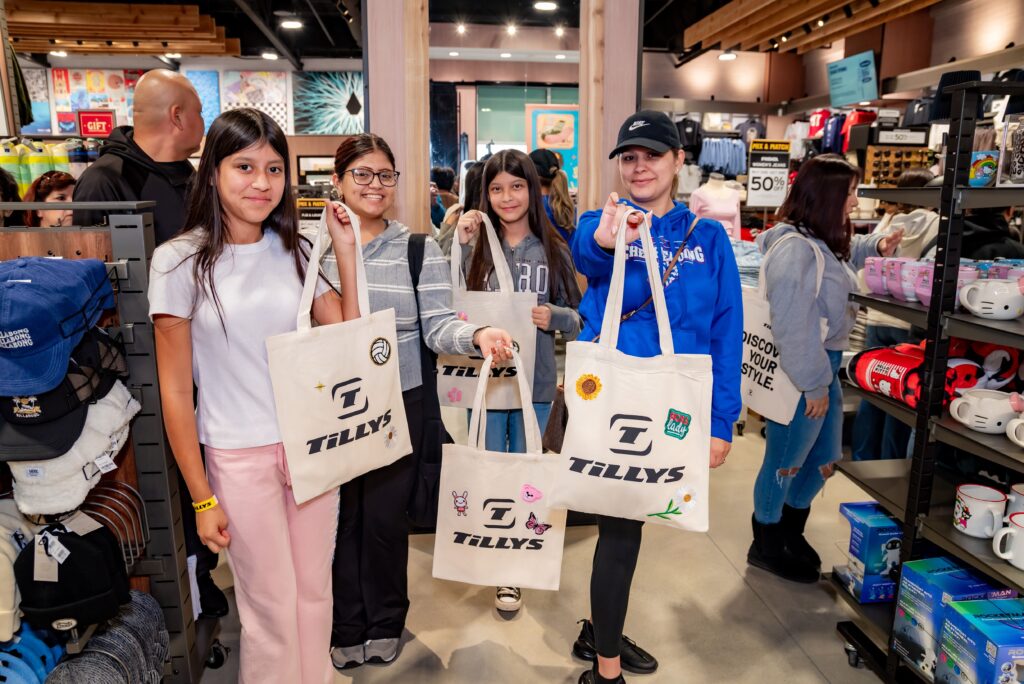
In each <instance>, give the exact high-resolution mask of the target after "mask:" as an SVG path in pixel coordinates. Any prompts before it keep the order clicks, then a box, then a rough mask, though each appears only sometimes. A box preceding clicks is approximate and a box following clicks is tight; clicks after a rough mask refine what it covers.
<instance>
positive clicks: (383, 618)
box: [323, 133, 512, 669]
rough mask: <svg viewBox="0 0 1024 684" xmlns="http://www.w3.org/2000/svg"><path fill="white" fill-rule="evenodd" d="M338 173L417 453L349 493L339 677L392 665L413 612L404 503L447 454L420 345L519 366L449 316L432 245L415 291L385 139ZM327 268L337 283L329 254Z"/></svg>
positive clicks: (350, 157) (498, 337) (340, 554)
mask: <svg viewBox="0 0 1024 684" xmlns="http://www.w3.org/2000/svg"><path fill="white" fill-rule="evenodd" d="M334 170H335V175H334V179H333V181H334V186H335V188H336V189H337V191H338V193H339V195H340V196H341V200H342V201H343V202H344V203H345V204H347V205H348V207H349V208H350V209H351V210H352V211H353V213H355V215H356V216H358V217H359V225H360V232H361V237H362V248H363V261H364V263H365V265H366V280H367V290H368V292H369V295H370V308H371V310H373V311H381V310H384V309H394V310H395V321H396V324H397V328H398V360H399V368H400V371H401V379H402V398H403V400H404V401H405V414H406V416H407V419H408V421H409V436H410V438H411V440H412V444H413V453H412V454H411V455H409V456H406V457H405V458H401V459H399V460H398V461H396V462H395V463H393V464H391V465H389V466H385V467H383V468H379V469H377V470H374V471H371V472H369V473H367V474H365V475H363V476H361V477H358V478H356V479H355V480H352V481H350V482H347V483H346V484H344V485H342V486H341V507H340V511H339V516H340V517H339V524H338V538H337V549H336V551H335V554H334V629H333V631H332V634H331V645H332V647H333V648H332V650H331V659H332V660H333V662H334V666H335V667H336V668H338V669H349V668H353V667H358V666H359V665H362V664H363V663H364V662H370V663H390V662H392V661H393V660H394V659H395V658H396V657H397V656H398V646H399V638H400V637H401V635H402V630H403V628H404V627H405V618H406V615H407V613H408V612H409V591H408V577H407V566H408V561H409V521H408V518H407V515H406V504H407V502H408V501H409V498H410V495H411V493H412V489H413V483H414V478H415V475H416V464H417V462H418V460H419V458H420V457H421V453H422V452H423V451H424V450H427V449H433V450H437V449H440V442H441V438H442V435H443V427H442V426H441V421H440V416H441V411H440V407H439V406H438V401H437V394H436V392H434V391H433V390H432V389H431V390H427V389H426V388H428V387H432V386H433V382H431V378H430V377H429V376H427V375H426V374H428V373H433V372H434V369H433V368H432V367H426V366H427V365H426V364H425V363H423V357H422V356H421V350H422V344H423V343H425V344H426V346H427V347H429V348H430V349H431V350H433V351H434V352H436V353H438V354H471V353H481V354H483V355H485V356H486V355H487V354H492V355H494V356H495V358H496V359H498V360H501V361H504V360H508V359H509V358H511V355H510V354H509V353H508V352H507V351H506V350H508V349H509V348H511V345H512V340H511V338H510V337H509V335H508V333H507V332H505V331H504V330H500V329H498V328H487V327H480V326H476V325H472V324H470V323H467V322H465V321H460V320H459V319H458V317H457V316H456V314H455V312H454V311H453V310H452V308H451V304H452V295H451V276H450V269H449V267H448V263H447V261H446V260H445V258H444V256H442V254H441V250H440V248H438V246H437V243H435V242H434V240H433V239H432V238H429V237H428V238H426V239H425V243H424V245H423V259H422V268H421V269H420V272H419V285H418V287H417V288H416V289H415V290H414V289H413V281H412V274H411V273H410V270H409V250H410V244H409V243H410V240H409V237H410V230H409V228H407V227H406V226H404V225H402V224H401V223H400V222H398V221H395V220H391V219H385V218H384V214H385V213H387V212H388V210H390V209H391V207H392V206H393V205H394V203H395V186H397V185H398V177H399V172H398V171H396V170H395V157H394V155H393V154H392V152H391V148H390V147H389V146H388V144H387V142H385V141H384V139H383V138H381V137H379V136H376V135H373V134H372V133H364V134H361V135H357V136H353V137H351V138H348V139H347V140H345V141H344V142H343V143H342V144H341V145H340V146H339V147H338V150H337V153H336V154H335V157H334ZM343 221H344V222H345V223H347V221H348V218H347V217H346V218H345V219H343ZM323 267H324V271H325V272H326V273H327V275H328V277H329V278H331V279H332V280H334V281H335V283H336V282H337V279H336V274H337V270H336V269H335V267H334V265H333V264H332V263H331V257H330V255H328V256H327V257H326V258H325V262H324V264H323ZM421 340H422V342H421ZM425 378H426V380H427V381H426V382H425V381H424V379H425Z"/></svg>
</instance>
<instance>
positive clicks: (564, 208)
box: [548, 169, 576, 232]
mask: <svg viewBox="0 0 1024 684" xmlns="http://www.w3.org/2000/svg"><path fill="white" fill-rule="evenodd" d="M548 204H550V205H551V213H552V214H554V216H555V223H557V224H558V225H559V226H560V227H562V228H565V229H566V230H568V231H569V232H572V231H573V229H575V228H576V207H575V206H574V205H573V203H572V197H571V196H570V195H569V177H568V176H566V175H565V171H562V170H561V169H559V170H558V171H556V172H555V175H554V178H552V179H551V187H550V189H549V190H548Z"/></svg>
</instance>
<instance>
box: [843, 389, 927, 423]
mask: <svg viewBox="0 0 1024 684" xmlns="http://www.w3.org/2000/svg"><path fill="white" fill-rule="evenodd" d="M843 392H844V393H846V392H849V393H851V394H853V395H855V396H858V397H860V398H861V399H865V400H867V401H868V402H869V403H871V404H874V405H875V406H877V407H878V408H880V409H882V410H883V411H885V412H886V413H888V414H889V415H891V416H893V417H895V418H896V419H898V420H899V421H900V422H901V423H906V424H907V425H909V426H910V427H914V426H915V425H916V420H917V413H916V412H915V411H914V409H912V408H910V407H909V406H907V405H906V404H901V403H900V402H898V401H896V400H895V399H890V398H889V397H886V396H882V395H881V394H875V393H874V392H867V391H865V390H863V389H861V388H860V387H858V386H857V385H854V384H853V383H852V382H850V381H849V380H847V381H846V382H845V384H844V385H843Z"/></svg>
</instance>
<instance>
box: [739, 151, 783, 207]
mask: <svg viewBox="0 0 1024 684" xmlns="http://www.w3.org/2000/svg"><path fill="white" fill-rule="evenodd" d="M788 189H789V141H788V140H754V141H751V143H750V163H749V164H748V165H747V206H748V207H770V208H775V207H778V206H779V205H781V204H782V202H783V201H784V200H785V199H786V191H787V190H788Z"/></svg>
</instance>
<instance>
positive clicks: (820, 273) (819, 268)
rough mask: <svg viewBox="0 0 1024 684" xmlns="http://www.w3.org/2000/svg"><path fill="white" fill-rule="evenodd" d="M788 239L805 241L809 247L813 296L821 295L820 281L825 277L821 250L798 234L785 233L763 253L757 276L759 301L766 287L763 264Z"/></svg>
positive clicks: (764, 295)
mask: <svg viewBox="0 0 1024 684" xmlns="http://www.w3.org/2000/svg"><path fill="white" fill-rule="evenodd" d="M790 238H794V239H800V240H806V242H807V244H809V245H810V246H811V250H812V251H813V252H814V261H815V267H816V274H817V288H816V289H815V296H817V295H818V294H820V293H821V280H822V278H824V276H825V257H824V256H823V255H822V253H821V250H820V249H819V248H818V245H816V244H814V241H813V240H808V239H807V238H805V237H804V236H803V235H800V234H799V233H787V234H786V235H783V236H782V237H781V238H779V239H778V240H777V241H776V242H775V243H774V244H773V245H772V246H771V247H769V248H768V251H767V252H765V255H764V259H762V260H761V269H760V270H759V271H758V274H757V293H758V295H759V296H760V297H761V299H765V298H766V286H765V284H764V270H765V269H764V267H765V264H767V263H768V257H769V256H770V255H771V253H772V252H774V251H775V248H776V247H778V246H779V245H781V244H782V243H783V242H785V241H786V240H789V239H790Z"/></svg>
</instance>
